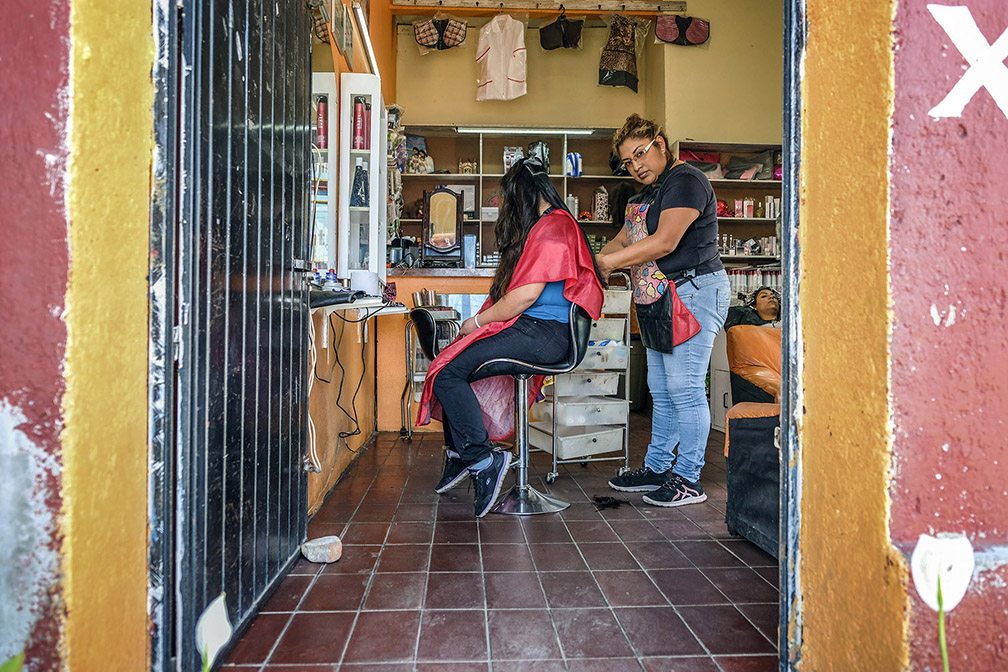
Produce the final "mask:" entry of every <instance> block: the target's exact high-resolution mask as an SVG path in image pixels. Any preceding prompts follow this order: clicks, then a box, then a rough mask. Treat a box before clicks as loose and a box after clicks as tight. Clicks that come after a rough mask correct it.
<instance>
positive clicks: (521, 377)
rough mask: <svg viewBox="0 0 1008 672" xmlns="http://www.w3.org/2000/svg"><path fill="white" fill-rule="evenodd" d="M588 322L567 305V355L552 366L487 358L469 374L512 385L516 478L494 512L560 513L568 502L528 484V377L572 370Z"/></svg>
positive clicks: (580, 352) (581, 311)
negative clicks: (497, 378) (500, 379)
mask: <svg viewBox="0 0 1008 672" xmlns="http://www.w3.org/2000/svg"><path fill="white" fill-rule="evenodd" d="M591 325H592V319H591V317H590V316H589V315H588V313H586V312H585V311H584V309H583V308H581V307H580V306H578V305H577V304H571V313H570V347H569V348H568V349H567V356H566V357H564V359H563V360H561V361H559V362H556V363H555V364H533V363H531V362H523V361H520V360H517V359H504V358H502V359H491V360H490V361H488V362H485V363H484V364H482V365H481V366H479V368H477V369H476V370H475V371H474V372H473V375H476V374H479V376H480V377H481V378H484V377H487V376H511V377H513V378H514V383H515V446H516V447H517V448H518V462H517V467H518V476H517V479H516V481H515V485H514V487H513V488H511V490H510V491H509V492H508V493H507V494H506V495H504V496H503V497H501V499H500V500H499V501H498V502H497V504H495V505H494V507H493V508H492V509H491V511H493V512H494V513H507V514H511V515H516V516H528V515H532V514H534V513H556V512H557V511H563V510H564V509H566V508H567V507H568V506H570V504H569V503H567V502H564V501H561V500H559V499H556V498H555V497H551V496H549V495H544V494H543V493H541V492H539V491H537V490H536V489H535V488H533V487H532V486H530V485H529V482H528V465H529V435H528V431H529V427H528V423H529V378H530V377H531V376H555V375H557V374H561V373H567V372H569V371H572V370H573V369H575V368H576V367H577V365H578V364H580V363H581V360H582V359H584V356H585V352H586V351H587V350H588V334H589V332H590V331H591Z"/></svg>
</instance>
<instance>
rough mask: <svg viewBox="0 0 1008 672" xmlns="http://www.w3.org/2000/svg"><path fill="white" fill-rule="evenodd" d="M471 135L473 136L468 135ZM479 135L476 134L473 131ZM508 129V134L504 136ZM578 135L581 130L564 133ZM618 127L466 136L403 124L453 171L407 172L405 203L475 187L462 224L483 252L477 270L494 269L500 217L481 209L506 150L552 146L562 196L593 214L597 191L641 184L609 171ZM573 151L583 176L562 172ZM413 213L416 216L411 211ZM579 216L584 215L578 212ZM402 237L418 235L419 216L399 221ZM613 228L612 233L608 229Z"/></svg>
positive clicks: (438, 166)
mask: <svg viewBox="0 0 1008 672" xmlns="http://www.w3.org/2000/svg"><path fill="white" fill-rule="evenodd" d="M467 131H469V132H467ZM473 131H475V132H473ZM502 131H506V132H502ZM564 131H577V132H564ZM613 131H614V129H607V128H592V129H587V128H586V129H570V128H568V129H560V130H556V129H549V128H537V129H522V128H512V129H497V130H496V131H492V130H486V131H480V130H479V129H466V128H464V127H463V128H462V130H461V132H460V130H459V128H458V127H455V126H435V125H425V126H409V125H406V126H404V132H405V134H406V135H407V136H419V137H422V138H424V144H425V146H426V151H427V155H428V156H430V157H431V158H433V160H434V168H435V170H443V169H448V170H451V171H452V172H449V173H419V174H418V173H405V174H403V176H402V177H403V202H404V203H405V205H406V208H405V210H404V212H405V213H410V211H411V209H414V210H415V203H416V202H417V201H418V199H422V198H423V193H424V191H430V190H431V189H434V188H435V187H436V186H438V185H445V186H447V187H449V188H451V187H453V186H456V185H474V186H475V187H476V202H475V206H476V208H475V211H468V212H467V216H466V219H465V222H464V225H463V234H464V235H465V234H475V235H476V236H477V245H478V253H477V257H476V262H477V263H476V265H477V266H483V267H485V266H494V265H495V264H492V263H491V264H484V263H482V258H483V256H484V255H487V254H492V253H493V252H495V251H496V250H497V244H496V239H495V236H494V232H493V227H494V224H495V222H496V219H489V218H483V217H482V216H481V214H482V208H483V207H488V206H489V201H490V199H491V198H492V197H493V196H494V194H495V193H496V190H497V188H498V187H499V183H500V179H501V178H502V177H504V147H521V148H522V150H523V152H524V153H525V155H526V156H527V155H528V146H529V143H532V142H536V141H541V142H545V143H547V145H548V146H549V160H550V168H551V169H552V170H551V171H550V179H551V180H552V181H553V184H554V186H555V187H556V189H557V192H559V194H560V196H561V197H562V198H566V197H567V195H568V194H573V195H575V196H577V197H578V200H579V202H580V209H581V210H588V211H591V209H592V207H591V206H592V199H593V196H594V192H595V190H596V189H597V188H598V187H599V186H602V187H605V188H606V191H607V192H608V191H610V190H611V189H612V187H613V186H615V184H617V183H619V182H629V183H630V184H632V185H634V187H635V188H637V187H638V185H637V184H636V183H635V182H634V181H633V179H632V178H630V177H620V176H615V175H612V173H611V170H610V169H609V153H610V144H611V139H612V134H613ZM570 152H578V153H580V154H581V157H582V170H583V172H582V174H581V175H580V176H578V177H572V176H567V175H564V174H563V173H562V172H560V170H561V168H562V167H563V166H564V165H565V158H566V156H567V154H568V153H570ZM462 160H465V161H476V165H477V168H478V170H477V172H475V173H459V172H456V171H457V168H458V165H459V161H462ZM410 214H412V213H410ZM574 214H575V215H578V214H580V213H574ZM400 222H401V224H402V226H403V233H404V234H405V235H408V236H418V235H419V234H420V230H421V226H420V219H419V218H417V217H404V218H403V219H401V220H400ZM580 224H581V225H582V226H585V227H594V228H597V229H598V233H600V234H601V233H608V234H609V236H610V237H611V236H613V235H615V234H616V233H617V231H618V228H617V227H615V226H613V225H612V223H611V222H608V221H594V220H582V221H581V222H580ZM605 229H611V230H608V231H607V230H605Z"/></svg>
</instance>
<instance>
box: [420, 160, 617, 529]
mask: <svg viewBox="0 0 1008 672" xmlns="http://www.w3.org/2000/svg"><path fill="white" fill-rule="evenodd" d="M494 233H495V234H496V237H497V248H498V250H499V252H500V263H499V264H498V266H497V272H496V274H495V275H494V279H493V283H492V285H491V287H490V296H489V297H488V298H487V300H486V302H485V303H484V304H483V307H482V308H480V310H479V311H478V312H477V314H476V315H474V316H473V317H471V318H469V319H467V320H466V321H465V322H463V323H462V326H461V327H460V329H459V337H458V339H456V340H455V342H453V343H452V344H451V345H449V346H448V347H447V348H445V349H444V350H442V351H441V352H440V353H439V354H438V356H437V357H435V359H434V361H433V362H432V363H431V366H430V369H429V370H428V372H427V377H426V379H425V380H424V387H423V395H422V397H421V399H420V409H419V411H418V414H417V425H425V424H427V423H428V422H429V421H430V418H431V417H432V416H433V417H434V418H436V419H439V420H441V422H442V423H444V437H445V445H446V447H447V451H446V452H445V463H444V473H443V474H442V476H441V481H440V482H439V483H438V484H437V486H436V488H435V489H436V490H437V492H439V493H441V492H445V491H446V490H448V489H449V488H451V487H453V486H455V485H457V484H458V483H459V482H460V481H462V479H463V478H464V477H465V476H466V475H467V474H468V475H469V476H471V478H472V480H473V483H474V485H475V513H476V517H477V518H481V517H483V516H484V515H486V513H487V512H488V511H489V510H490V507H492V506H493V504H494V502H495V501H496V499H497V496H498V495H499V494H500V489H501V484H502V483H503V481H504V476H505V475H506V473H507V467H508V457H507V454H506V453H503V452H501V451H499V450H497V449H495V448H494V445H493V444H492V443H491V441H492V440H499V439H503V438H506V437H507V436H510V434H511V433H512V432H513V431H514V384H513V382H512V380H511V377H510V376H495V377H491V378H481V377H480V374H476V375H475V377H474V375H473V372H474V371H476V369H477V368H479V366H480V365H482V364H484V363H485V362H487V361H489V360H491V359H497V358H501V357H513V358H515V359H517V360H520V361H526V362H531V363H535V364H552V363H554V362H558V361H560V360H562V359H563V358H564V356H565V355H566V354H567V350H568V348H569V346H570V333H569V326H568V322H569V319H570V308H571V303H572V302H573V303H576V304H577V305H579V306H581V307H582V308H584V309H585V311H587V312H588V314H589V315H591V316H592V318H593V319H595V318H597V317H598V315H599V312H600V310H601V308H602V284H601V279H600V276H599V273H598V269H597V267H596V266H595V259H594V257H593V256H592V253H591V250H590V249H589V247H588V242H587V240H586V238H585V236H584V233H583V232H582V231H581V229H580V228H579V227H578V225H577V222H576V221H575V220H574V217H573V216H572V215H571V213H570V212H568V210H567V209H566V207H565V206H564V203H563V200H562V199H561V198H560V195H559V194H558V193H557V191H556V189H555V188H554V187H553V183H552V182H551V181H550V178H549V175H548V174H547V171H546V166H545V165H543V163H542V162H541V161H540V160H539V159H538V157H529V158H527V159H523V160H521V161H518V162H517V163H516V164H515V165H514V166H512V167H511V169H510V170H509V171H508V172H507V174H506V175H505V176H504V177H503V178H502V179H501V191H500V216H499V218H498V220H497V225H496V227H495V229H494ZM541 386H542V377H541V376H536V377H534V378H533V379H532V381H531V385H530V390H529V399H530V400H532V399H535V396H536V394H537V393H538V391H539V388H540V387H541Z"/></svg>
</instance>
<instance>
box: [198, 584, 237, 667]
mask: <svg viewBox="0 0 1008 672" xmlns="http://www.w3.org/2000/svg"><path fill="white" fill-rule="evenodd" d="M230 639H231V621H229V620H228V615H227V607H226V606H225V604H224V593H221V594H220V595H219V596H218V597H217V599H215V600H214V601H213V602H211V603H210V604H209V605H208V606H207V608H206V609H205V610H204V611H203V613H202V614H200V617H199V619H198V620H197V621H196V649H197V650H198V651H199V652H200V656H201V657H202V658H203V659H204V660H206V661H207V665H208V666H211V665H213V662H214V660H215V659H216V658H217V654H218V653H220V650H221V649H223V648H224V646H225V645H226V644H227V643H228V640H230Z"/></svg>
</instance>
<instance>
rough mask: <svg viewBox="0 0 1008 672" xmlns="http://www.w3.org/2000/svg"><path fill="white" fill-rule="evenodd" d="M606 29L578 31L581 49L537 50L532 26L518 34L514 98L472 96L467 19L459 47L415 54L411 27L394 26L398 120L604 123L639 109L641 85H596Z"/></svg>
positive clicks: (473, 69) (472, 41) (642, 71)
mask: <svg viewBox="0 0 1008 672" xmlns="http://www.w3.org/2000/svg"><path fill="white" fill-rule="evenodd" d="M608 31H609V29H608V28H601V27H599V28H588V27H586V28H585V29H584V30H583V31H582V37H583V44H584V48H583V49H581V50H578V49H555V50H553V51H544V50H543V48H542V47H540V46H539V31H538V30H528V31H526V33H525V47H526V49H527V53H528V60H527V72H528V93H526V94H525V95H524V96H522V97H520V98H516V99H515V100H508V101H496V100H491V101H484V102H481V103H477V102H476V81H477V79H478V78H479V67H478V65H477V64H476V43H477V42H478V41H479V29H478V28H477V27H474V26H473V25H470V26H469V31H468V33H467V35H466V40H465V42H463V43H462V44H461V45H460V46H458V47H456V48H453V49H446V50H444V51H434V52H431V53H429V54H427V55H425V56H421V55H420V51H419V48H418V47H417V43H416V40H415V39H414V38H413V27H412V26H409V25H406V26H399V27H398V48H397V54H398V58H397V62H398V66H397V70H398V79H397V87H396V102H398V103H399V104H400V105H402V106H403V108H404V109H405V114H404V116H403V123H405V124H407V125H410V124H462V125H470V126H471V125H475V124H503V125H507V126H602V127H606V126H612V127H618V126H621V125H622V124H623V120H624V119H626V116H627V115H628V114H630V113H631V112H634V111H636V112H641V111H643V110H644V108H645V96H644V91H643V87H638V91H639V92H638V93H634V92H633V91H631V90H630V89H628V88H626V87H611V86H599V84H598V61H599V54H600V53H601V51H602V46H603V45H604V44H605V41H606V37H607V36H608V34H609V32H608ZM649 67H650V64H649V62H648V60H647V59H646V58H639V59H638V63H637V69H638V76H639V78H640V79H641V81H642V82H643V81H645V80H646V79H647V76H648V75H647V72H648V68H649Z"/></svg>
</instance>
